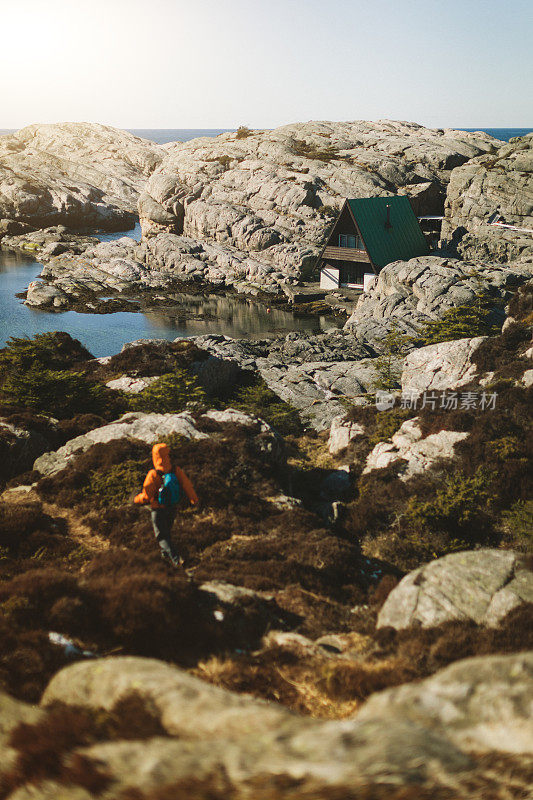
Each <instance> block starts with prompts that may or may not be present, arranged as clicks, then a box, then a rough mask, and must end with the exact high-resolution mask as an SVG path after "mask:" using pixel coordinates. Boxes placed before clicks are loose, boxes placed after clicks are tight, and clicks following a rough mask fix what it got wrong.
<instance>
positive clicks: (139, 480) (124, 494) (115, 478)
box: [82, 459, 146, 507]
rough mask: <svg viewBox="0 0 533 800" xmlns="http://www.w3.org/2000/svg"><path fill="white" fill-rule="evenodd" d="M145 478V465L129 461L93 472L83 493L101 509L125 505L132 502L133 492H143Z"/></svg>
mask: <svg viewBox="0 0 533 800" xmlns="http://www.w3.org/2000/svg"><path fill="white" fill-rule="evenodd" d="M145 476H146V467H145V465H144V464H143V463H142V462H140V461H134V460H132V459H129V460H127V461H124V462H123V463H122V464H115V465H113V466H112V467H107V468H106V469H105V470H101V471H97V472H93V473H92V474H91V476H90V479H89V484H88V486H86V487H85V489H84V490H83V492H82V493H83V496H84V497H87V498H88V499H89V500H91V502H93V503H94V504H95V505H97V506H100V507H109V506H120V505H124V504H125V503H128V502H129V501H130V499H131V497H130V496H131V494H132V492H140V491H141V486H142V484H143V481H144V478H145Z"/></svg>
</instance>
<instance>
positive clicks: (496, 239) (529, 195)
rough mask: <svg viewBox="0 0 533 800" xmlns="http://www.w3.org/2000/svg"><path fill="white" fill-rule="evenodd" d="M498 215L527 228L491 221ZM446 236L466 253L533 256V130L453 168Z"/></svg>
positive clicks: (472, 255)
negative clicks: (493, 151) (502, 225)
mask: <svg viewBox="0 0 533 800" xmlns="http://www.w3.org/2000/svg"><path fill="white" fill-rule="evenodd" d="M495 215H498V220H499V221H500V222H503V223H504V224H508V225H512V226H515V227H516V228H521V229H525V230H517V231H515V230H512V229H506V228H500V227H497V226H494V225H491V224H489V223H490V221H492V218H493V217H495ZM528 231H529V233H528ZM442 238H443V239H444V240H445V241H447V242H449V243H451V244H452V245H455V246H456V247H457V249H458V251H459V252H460V253H461V254H462V255H463V256H464V257H465V258H476V259H477V258H480V259H487V260H490V261H495V262H500V263H507V262H509V261H515V260H516V259H518V258H520V257H528V258H529V260H531V258H533V134H531V133H529V134H527V136H523V137H522V138H517V139H514V140H513V141H511V142H509V144H506V145H504V146H503V147H501V148H500V150H498V152H497V153H495V154H491V155H488V154H487V155H482V156H477V157H476V158H473V159H472V160H471V161H469V162H468V164H465V165H463V166H460V167H457V168H456V169H454V170H453V172H452V174H451V178H450V183H449V185H448V192H447V196H446V205H445V218H444V223H443V226H442Z"/></svg>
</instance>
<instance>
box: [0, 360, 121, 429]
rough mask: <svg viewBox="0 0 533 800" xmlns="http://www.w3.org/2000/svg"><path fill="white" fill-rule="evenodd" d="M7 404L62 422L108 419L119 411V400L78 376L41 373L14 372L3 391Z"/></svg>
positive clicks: (36, 370)
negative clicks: (92, 417)
mask: <svg viewBox="0 0 533 800" xmlns="http://www.w3.org/2000/svg"><path fill="white" fill-rule="evenodd" d="M1 393H2V395H3V400H4V402H7V403H9V404H13V405H15V406H21V407H23V408H29V409H32V410H33V411H39V412H42V413H46V414H51V415H53V416H56V417H58V418H60V419H64V418H68V417H73V416H75V415H77V414H100V415H102V416H107V417H109V414H116V413H117V412H119V410H120V399H119V398H118V397H117V396H116V393H113V392H111V390H109V389H107V388H106V387H105V386H102V385H101V384H98V383H96V382H94V381H91V380H89V379H88V378H86V377H85V376H84V375H83V374H82V373H79V372H68V371H66V370H49V369H41V368H40V367H39V366H37V365H34V366H32V367H31V368H29V369H27V370H24V371H23V370H22V369H18V370H13V371H12V372H10V373H9V374H8V375H7V376H6V377H5V378H4V383H3V386H2V389H1Z"/></svg>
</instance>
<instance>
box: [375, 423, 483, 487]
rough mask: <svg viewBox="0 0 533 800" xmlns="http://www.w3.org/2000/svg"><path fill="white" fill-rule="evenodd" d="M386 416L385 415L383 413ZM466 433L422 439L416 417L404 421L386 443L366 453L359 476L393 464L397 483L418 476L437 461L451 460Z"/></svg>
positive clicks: (380, 443) (437, 435)
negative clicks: (397, 470)
mask: <svg viewBox="0 0 533 800" xmlns="http://www.w3.org/2000/svg"><path fill="white" fill-rule="evenodd" d="M383 413H386V412H383ZM468 435H469V434H468V433H463V432H460V431H446V430H442V431H439V432H438V433H431V434H429V436H425V437H424V436H423V435H422V431H421V429H420V427H419V425H418V420H417V418H416V417H415V418H413V419H407V420H406V421H405V422H403V423H402V425H401V427H400V428H399V430H397V431H396V433H395V434H394V435H393V436H392V437H391V439H390V441H383V442H378V443H377V444H376V445H375V446H374V448H373V450H372V451H371V452H370V453H369V454H368V456H367V459H366V464H365V468H364V470H363V474H365V473H367V472H371V471H372V470H373V469H385V468H386V467H390V466H392V465H395V466H397V467H398V469H399V471H400V478H401V480H404V481H405V480H408V479H409V478H412V477H413V476H414V475H420V474H422V473H423V472H425V471H426V470H428V469H429V468H430V467H432V466H433V465H434V464H436V463H437V462H438V461H439V460H440V459H451V458H453V455H454V448H455V445H456V444H457V443H458V442H461V441H463V440H464V439H466V438H467V437H468Z"/></svg>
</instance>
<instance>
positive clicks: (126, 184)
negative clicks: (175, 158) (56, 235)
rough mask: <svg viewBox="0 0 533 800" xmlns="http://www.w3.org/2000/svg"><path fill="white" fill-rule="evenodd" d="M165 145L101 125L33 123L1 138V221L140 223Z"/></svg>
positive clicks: (80, 224) (92, 224)
mask: <svg viewBox="0 0 533 800" xmlns="http://www.w3.org/2000/svg"><path fill="white" fill-rule="evenodd" d="M163 154H164V150H163V149H162V148H161V147H159V146H158V145H156V144H154V143H153V142H149V141H146V140H144V139H139V138H138V137H136V136H133V135H132V134H130V133H127V132H126V131H121V130H118V129H116V128H110V127H108V126H105V125H98V124H94V123H91V124H89V123H72V122H67V123H60V124H56V125H30V126H29V127H27V128H23V129H22V130H20V131H17V133H14V134H13V135H12V136H2V137H0V219H1V218H4V219H9V220H17V221H19V222H25V223H27V224H29V225H31V226H33V227H38V228H41V227H46V226H48V225H57V224H63V225H67V226H68V227H73V228H81V227H83V228H89V227H101V228H109V229H116V230H120V229H124V228H128V227H133V225H134V223H135V211H136V203H137V198H138V196H139V192H140V191H141V189H142V187H143V185H144V183H145V181H146V179H147V178H148V176H149V175H150V173H151V172H152V171H153V170H154V169H155V167H156V166H158V164H159V163H160V162H161V160H162V156H163Z"/></svg>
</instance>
